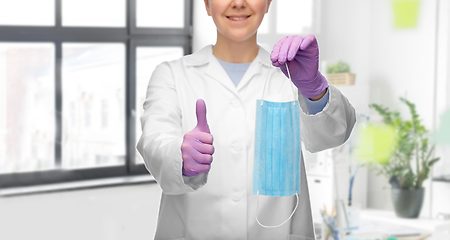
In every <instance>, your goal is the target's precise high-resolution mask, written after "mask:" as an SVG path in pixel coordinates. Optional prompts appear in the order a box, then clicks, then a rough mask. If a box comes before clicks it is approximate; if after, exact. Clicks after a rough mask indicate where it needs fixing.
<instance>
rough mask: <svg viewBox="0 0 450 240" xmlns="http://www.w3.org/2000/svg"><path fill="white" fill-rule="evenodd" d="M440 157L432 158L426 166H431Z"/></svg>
mask: <svg viewBox="0 0 450 240" xmlns="http://www.w3.org/2000/svg"><path fill="white" fill-rule="evenodd" d="M439 159H440V158H433V159H431V160H430V161H429V162H428V164H427V165H428V167H431V166H433V164H435V163H436V162H437V161H439Z"/></svg>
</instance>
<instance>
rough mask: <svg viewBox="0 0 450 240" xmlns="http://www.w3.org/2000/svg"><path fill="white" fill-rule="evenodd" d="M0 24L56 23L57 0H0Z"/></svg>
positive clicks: (32, 24)
mask: <svg viewBox="0 0 450 240" xmlns="http://www.w3.org/2000/svg"><path fill="white" fill-rule="evenodd" d="M0 25H31V26H53V25H55V0H0Z"/></svg>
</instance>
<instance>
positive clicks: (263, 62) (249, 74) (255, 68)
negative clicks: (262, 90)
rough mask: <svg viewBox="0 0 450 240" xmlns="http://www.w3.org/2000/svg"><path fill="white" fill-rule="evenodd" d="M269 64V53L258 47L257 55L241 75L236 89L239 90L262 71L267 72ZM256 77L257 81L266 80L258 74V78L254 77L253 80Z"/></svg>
mask: <svg viewBox="0 0 450 240" xmlns="http://www.w3.org/2000/svg"><path fill="white" fill-rule="evenodd" d="M270 64H271V63H270V55H269V53H268V52H267V51H266V50H264V49H263V48H262V47H259V51H258V55H257V56H256V58H255V60H253V62H252V63H251V64H250V66H249V67H248V69H247V71H246V72H245V74H244V76H242V79H241V81H240V82H239V84H238V86H237V90H238V91H239V92H240V91H241V90H242V89H244V88H245V86H246V85H248V84H249V83H250V81H251V80H252V79H253V78H254V77H255V76H256V75H261V74H263V73H266V74H267V69H268V68H269V66H270ZM256 79H258V81H265V80H266V78H265V75H264V76H263V77H261V76H260V77H259V78H255V80H256Z"/></svg>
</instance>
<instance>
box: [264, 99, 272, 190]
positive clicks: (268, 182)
mask: <svg viewBox="0 0 450 240" xmlns="http://www.w3.org/2000/svg"><path fill="white" fill-rule="evenodd" d="M263 107H265V108H267V117H266V119H267V123H266V124H267V125H266V127H267V128H266V137H265V139H264V140H265V142H266V146H265V149H264V150H263V151H266V152H267V154H266V156H267V157H268V158H266V159H265V171H264V172H265V173H269V174H267V175H266V176H264V177H265V186H264V187H265V189H264V190H265V191H268V192H273V190H274V189H273V168H272V165H273V163H274V161H273V151H272V150H273V128H274V126H273V115H274V114H273V103H271V102H266V103H265V105H264V106H263Z"/></svg>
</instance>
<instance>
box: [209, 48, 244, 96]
mask: <svg viewBox="0 0 450 240" xmlns="http://www.w3.org/2000/svg"><path fill="white" fill-rule="evenodd" d="M206 74H207V75H208V76H210V77H211V78H213V79H214V80H216V81H218V82H219V83H220V84H222V85H223V86H224V87H225V88H227V89H228V90H230V91H231V92H234V93H235V94H236V95H237V90H236V87H235V86H234V84H233V82H232V81H231V79H230V77H229V76H228V74H227V72H226V71H225V69H223V67H222V65H221V64H220V62H219V61H218V60H217V58H216V57H214V55H212V51H211V58H210V61H209V64H208V68H207V69H206Z"/></svg>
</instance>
